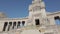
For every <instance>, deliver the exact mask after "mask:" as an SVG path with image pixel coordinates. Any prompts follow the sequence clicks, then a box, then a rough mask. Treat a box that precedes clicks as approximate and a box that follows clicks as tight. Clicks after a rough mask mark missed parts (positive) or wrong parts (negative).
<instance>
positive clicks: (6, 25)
mask: <svg viewBox="0 0 60 34" xmlns="http://www.w3.org/2000/svg"><path fill="white" fill-rule="evenodd" d="M24 25H25V21H22V22H20V21H18V22H16V21H14V22H4V26H3V31H9V30H12V29H16V28H20V27H23V26H24Z"/></svg>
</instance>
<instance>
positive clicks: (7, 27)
mask: <svg viewBox="0 0 60 34" xmlns="http://www.w3.org/2000/svg"><path fill="white" fill-rule="evenodd" d="M7 23H8V24H7V26H6V31H8V27H9V22H7Z"/></svg>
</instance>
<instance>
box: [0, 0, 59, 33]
mask: <svg viewBox="0 0 60 34" xmlns="http://www.w3.org/2000/svg"><path fill="white" fill-rule="evenodd" d="M28 10H29V16H27V17H24V18H8V17H7V16H6V15H5V14H4V13H2V12H1V13H0V34H29V32H30V34H59V32H60V27H59V26H60V25H56V23H55V21H56V20H57V19H58V20H60V11H57V12H52V13H51V12H46V10H45V4H44V1H42V0H33V1H32V4H30V5H29V9H28ZM33 32H34V33H33Z"/></svg>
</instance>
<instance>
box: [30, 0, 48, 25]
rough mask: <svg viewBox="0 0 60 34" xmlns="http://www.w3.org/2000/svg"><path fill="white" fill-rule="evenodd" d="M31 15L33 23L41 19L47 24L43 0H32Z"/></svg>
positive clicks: (41, 21) (40, 21)
mask: <svg viewBox="0 0 60 34" xmlns="http://www.w3.org/2000/svg"><path fill="white" fill-rule="evenodd" d="M29 17H30V19H31V20H32V22H33V23H35V22H36V20H37V21H39V23H40V24H45V23H46V22H47V21H46V12H45V4H44V2H43V0H33V1H32V4H31V5H29ZM34 20H35V21H34Z"/></svg>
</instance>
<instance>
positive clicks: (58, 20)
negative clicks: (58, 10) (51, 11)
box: [54, 16, 60, 25]
mask: <svg viewBox="0 0 60 34" xmlns="http://www.w3.org/2000/svg"><path fill="white" fill-rule="evenodd" d="M54 19H55V23H56V24H57V25H59V24H60V17H59V16H56V17H54Z"/></svg>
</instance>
